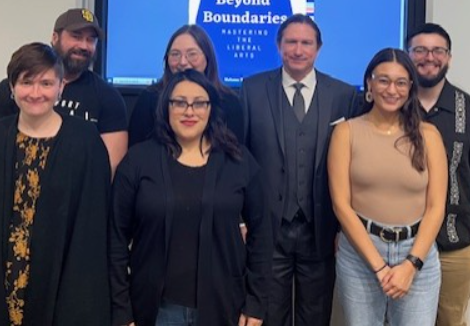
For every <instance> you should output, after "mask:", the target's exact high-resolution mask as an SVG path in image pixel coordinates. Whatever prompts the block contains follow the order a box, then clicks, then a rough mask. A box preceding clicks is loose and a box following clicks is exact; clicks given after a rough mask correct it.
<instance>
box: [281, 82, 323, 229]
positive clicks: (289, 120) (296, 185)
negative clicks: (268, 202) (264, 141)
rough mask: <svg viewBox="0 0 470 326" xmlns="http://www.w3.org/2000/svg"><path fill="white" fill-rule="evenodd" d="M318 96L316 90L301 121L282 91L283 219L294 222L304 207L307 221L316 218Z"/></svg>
mask: <svg viewBox="0 0 470 326" xmlns="http://www.w3.org/2000/svg"><path fill="white" fill-rule="evenodd" d="M318 110H319V108H318V97H317V92H315V93H314V96H313V98H312V102H311V103H310V106H309V109H308V111H307V114H306V115H305V117H304V119H303V120H302V123H300V122H299V121H298V120H297V117H296V116H295V113H294V109H293V108H292V106H291V105H290V103H289V101H288V99H287V96H286V94H285V93H284V91H283V97H282V118H283V119H282V121H283V124H284V145H285V147H284V148H285V149H286V152H285V154H286V157H285V161H284V162H285V168H286V172H287V187H286V189H287V193H286V194H285V198H286V199H285V202H284V214H283V218H284V219H286V220H288V221H292V219H293V218H294V217H295V216H296V214H297V212H298V211H299V210H301V211H302V212H303V214H304V215H305V217H306V218H307V220H308V221H311V220H312V219H313V202H312V201H313V176H314V169H315V150H316V147H317V133H318Z"/></svg>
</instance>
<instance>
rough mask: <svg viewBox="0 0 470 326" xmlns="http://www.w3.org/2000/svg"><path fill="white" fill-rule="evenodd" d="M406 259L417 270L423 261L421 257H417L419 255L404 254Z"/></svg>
mask: <svg viewBox="0 0 470 326" xmlns="http://www.w3.org/2000/svg"><path fill="white" fill-rule="evenodd" d="M406 259H407V260H409V261H410V262H411V263H412V264H413V266H414V267H415V268H416V269H417V270H418V271H420V270H421V268H423V265H424V263H423V261H422V260H421V259H419V257H416V256H413V255H408V256H406Z"/></svg>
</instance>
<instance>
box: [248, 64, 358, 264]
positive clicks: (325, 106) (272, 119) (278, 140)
mask: <svg viewBox="0 0 470 326" xmlns="http://www.w3.org/2000/svg"><path fill="white" fill-rule="evenodd" d="M281 72H282V70H281V69H276V70H272V71H268V72H264V73H260V74H257V75H254V76H252V77H249V78H247V79H245V80H244V81H243V85H242V88H241V100H242V106H243V110H244V112H243V114H244V142H245V145H246V146H247V147H248V148H249V150H250V151H251V152H252V153H253V155H254V156H255V158H256V160H257V161H258V163H259V164H260V165H261V167H262V170H263V174H264V177H265V179H266V181H267V182H266V184H267V186H268V187H269V189H267V191H266V194H267V196H268V204H269V207H270V213H271V217H272V219H273V229H274V236H275V237H276V235H277V231H278V230H279V227H276V226H279V225H280V222H281V220H282V213H283V210H284V199H285V198H286V191H287V187H286V185H287V173H286V166H285V153H286V152H285V145H284V123H283V121H282V116H283V115H282V111H281V110H282V96H283V88H282V73H281ZM316 75H317V86H316V89H315V92H316V94H317V96H318V101H319V108H320V110H319V113H318V116H319V121H318V136H317V144H316V154H315V162H312V164H314V169H315V170H314V180H313V198H311V200H312V201H313V207H314V216H313V221H314V222H313V228H314V230H313V232H314V233H315V240H316V248H315V250H316V252H317V253H318V258H319V259H323V258H324V257H327V256H329V255H331V254H332V253H333V251H334V246H333V244H334V238H335V235H336V232H337V230H338V223H337V220H336V217H335V215H334V213H333V209H332V205H331V198H330V194H329V189H328V175H327V168H326V158H327V152H328V145H329V141H330V137H331V132H332V130H333V127H334V125H335V124H336V123H337V122H340V121H342V120H344V119H348V118H350V117H352V116H355V115H356V113H357V112H355V111H356V109H355V107H356V106H355V98H356V91H355V88H354V87H352V86H350V85H348V84H346V83H344V82H341V81H339V80H337V79H334V78H332V77H329V76H327V75H325V74H323V73H321V72H318V71H317V72H316ZM307 105H309V103H308V104H307Z"/></svg>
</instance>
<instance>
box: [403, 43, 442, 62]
mask: <svg viewBox="0 0 470 326" xmlns="http://www.w3.org/2000/svg"><path fill="white" fill-rule="evenodd" d="M408 52H411V53H413V54H414V55H415V56H416V57H419V58H424V57H427V56H428V54H429V52H431V53H432V56H433V57H434V58H439V59H442V58H444V57H445V56H446V55H447V54H449V52H450V50H449V49H447V48H444V47H442V46H436V47H435V48H432V49H428V48H427V47H424V46H415V47H412V48H409V49H408Z"/></svg>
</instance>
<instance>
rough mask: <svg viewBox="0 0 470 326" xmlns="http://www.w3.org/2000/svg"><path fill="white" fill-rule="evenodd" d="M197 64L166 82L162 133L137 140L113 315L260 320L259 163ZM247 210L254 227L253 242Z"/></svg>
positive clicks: (123, 210) (128, 173) (265, 259)
mask: <svg viewBox="0 0 470 326" xmlns="http://www.w3.org/2000/svg"><path fill="white" fill-rule="evenodd" d="M220 110H221V109H220V106H219V99H218V95H217V90H216V89H215V88H214V87H213V86H212V85H211V83H210V82H209V80H208V79H207V78H206V77H205V76H204V75H203V74H201V73H199V72H197V71H195V70H192V69H190V70H185V71H183V72H179V73H176V74H175V75H174V76H173V77H172V79H171V80H170V81H169V83H168V86H167V87H166V88H165V89H164V90H163V92H162V97H161V102H160V104H159V106H158V109H157V117H156V121H157V123H158V128H157V129H156V130H157V131H156V134H155V136H154V137H153V138H152V139H150V140H147V141H145V142H143V143H140V144H138V145H136V146H134V147H132V148H131V149H130V150H129V153H128V154H127V156H126V157H125V158H124V160H123V161H122V163H121V164H120V165H119V167H118V169H117V173H116V176H115V179H114V190H113V194H114V198H113V205H112V206H113V212H114V213H113V216H112V218H111V222H110V267H111V288H112V304H113V325H132V324H135V325H137V326H154V325H157V326H163V325H168V324H167V322H175V321H176V320H180V319H181V321H180V322H179V323H178V324H172V325H182V326H183V325H188V326H189V325H196V324H197V325H214V326H215V325H217V326H224V325H227V326H228V325H250V326H255V325H261V323H262V319H263V318H264V314H265V311H266V305H267V282H268V279H269V276H270V271H271V267H270V266H271V250H272V231H271V224H270V219H269V217H267V216H266V213H265V212H266V210H265V205H264V197H263V195H262V185H261V181H260V180H261V178H260V169H259V166H258V164H257V163H256V162H255V160H254V159H253V157H252V156H251V154H250V153H249V152H248V151H247V150H246V149H245V148H244V147H242V146H240V145H239V144H238V142H237V140H236V138H235V136H234V135H233V134H232V133H231V132H230V131H229V130H228V129H227V127H226V126H225V124H224V123H223V122H222V121H221V119H220ZM240 216H242V217H243V219H244V221H245V222H246V224H247V226H248V229H249V230H250V231H249V233H248V236H247V242H246V245H245V244H244V242H243V239H242V236H241V233H240V230H239V221H240Z"/></svg>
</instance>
